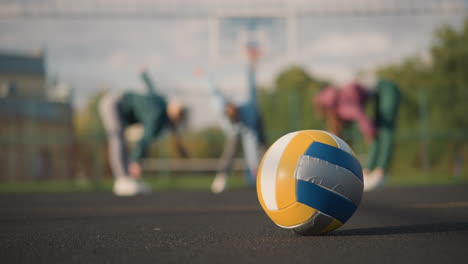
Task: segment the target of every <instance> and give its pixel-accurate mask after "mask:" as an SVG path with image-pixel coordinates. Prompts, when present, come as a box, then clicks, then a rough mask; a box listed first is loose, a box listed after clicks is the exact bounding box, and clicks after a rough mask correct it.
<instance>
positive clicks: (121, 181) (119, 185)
mask: <svg viewBox="0 0 468 264" xmlns="http://www.w3.org/2000/svg"><path fill="white" fill-rule="evenodd" d="M113 191H114V194H115V195H117V196H134V195H139V194H147V193H150V192H151V188H150V187H149V186H148V185H146V184H145V183H143V182H141V181H137V180H134V179H132V178H129V177H121V178H118V179H117V180H115V183H114V188H113Z"/></svg>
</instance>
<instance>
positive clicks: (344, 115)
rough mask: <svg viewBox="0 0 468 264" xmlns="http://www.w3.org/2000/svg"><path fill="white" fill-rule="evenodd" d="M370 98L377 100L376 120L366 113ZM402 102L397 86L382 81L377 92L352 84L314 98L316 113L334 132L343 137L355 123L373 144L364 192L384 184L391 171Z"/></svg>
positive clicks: (324, 90) (366, 139) (327, 89)
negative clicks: (390, 166)
mask: <svg viewBox="0 0 468 264" xmlns="http://www.w3.org/2000/svg"><path fill="white" fill-rule="evenodd" d="M371 97H374V99H375V108H374V116H375V119H374V120H373V121H371V120H370V118H369V117H368V116H367V115H366V113H365V105H366V103H367V102H368V100H369V99H370V98H371ZM399 101H400V92H399V89H398V87H397V85H396V84H394V83H393V82H390V81H387V80H379V81H378V83H377V85H376V88H375V92H372V91H370V90H369V89H365V88H364V87H363V86H361V85H360V84H358V83H357V82H352V83H349V84H346V85H344V86H343V87H341V88H340V89H338V88H337V87H336V86H328V87H326V88H324V89H322V90H321V91H320V93H319V94H317V95H316V96H315V97H314V98H313V103H314V106H315V112H316V114H317V115H318V116H319V117H322V118H325V120H326V123H327V127H328V129H329V130H330V132H331V133H333V134H335V135H337V136H339V137H341V136H342V130H343V129H344V127H345V126H347V125H348V124H350V123H352V122H356V123H357V124H358V126H359V128H360V131H361V132H362V134H363V135H364V139H365V141H366V143H368V144H370V145H371V146H370V152H369V161H368V164H367V166H366V167H365V168H364V170H363V172H364V191H370V190H373V189H375V188H377V187H379V186H380V185H382V184H383V182H384V179H385V175H386V174H387V172H388V167H389V164H390V160H391V155H392V151H393V142H394V134H395V123H396V118H397V113H398V106H399Z"/></svg>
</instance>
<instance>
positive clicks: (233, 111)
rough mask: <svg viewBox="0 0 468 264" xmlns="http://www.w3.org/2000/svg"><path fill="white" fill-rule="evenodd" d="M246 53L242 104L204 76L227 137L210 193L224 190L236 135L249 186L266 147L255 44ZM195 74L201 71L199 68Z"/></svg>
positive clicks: (254, 180)
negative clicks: (246, 93)
mask: <svg viewBox="0 0 468 264" xmlns="http://www.w3.org/2000/svg"><path fill="white" fill-rule="evenodd" d="M247 55H248V60H249V64H248V71H247V76H248V87H249V97H248V99H247V101H245V102H243V103H242V104H234V103H233V102H231V101H229V100H228V99H227V98H226V97H225V96H224V95H223V94H222V93H221V92H220V91H219V90H218V89H217V87H216V85H215V84H214V82H213V80H212V79H211V78H210V76H207V77H206V78H204V82H203V85H204V86H205V87H206V88H207V89H208V90H209V91H210V93H211V94H212V95H213V99H214V106H215V108H216V111H217V112H218V113H220V114H221V116H222V118H221V125H222V128H223V130H224V132H225V135H226V137H227V140H226V143H225V145H224V151H223V154H222V156H221V160H220V163H219V168H218V172H217V173H216V176H215V178H214V180H213V182H212V184H211V191H212V192H213V193H220V192H222V191H224V190H225V188H226V184H227V179H228V174H229V172H230V170H231V167H232V163H233V161H234V156H235V153H236V150H237V147H238V142H239V138H241V140H242V147H243V151H244V158H245V163H246V170H245V176H246V180H247V183H248V185H250V186H255V182H256V176H257V169H258V166H259V163H260V157H261V154H262V153H263V152H264V150H265V136H264V132H263V126H262V120H261V115H260V111H259V109H258V106H257V91H256V82H255V67H256V62H257V60H258V57H259V54H258V51H257V50H256V47H255V46H249V47H248V48H247ZM197 75H198V77H199V78H201V76H202V75H203V73H202V72H201V71H199V72H198V73H197Z"/></svg>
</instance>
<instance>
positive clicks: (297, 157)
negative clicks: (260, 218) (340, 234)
mask: <svg viewBox="0 0 468 264" xmlns="http://www.w3.org/2000/svg"><path fill="white" fill-rule="evenodd" d="M362 192H363V178H362V168H361V165H360V163H359V161H358V159H357V158H356V157H355V154H354V153H353V151H352V150H351V148H350V147H349V145H348V144H346V142H344V141H343V140H342V139H340V138H339V137H337V136H335V135H333V134H331V133H328V132H325V131H320V130H303V131H297V132H292V133H289V134H286V135H284V136H282V137H281V138H279V139H278V140H277V141H276V142H275V143H273V145H271V147H270V148H269V149H268V150H267V152H266V153H265V155H264V156H263V159H262V161H261V163H260V166H259V169H258V175H257V195H258V199H259V202H260V204H261V206H262V208H263V209H264V210H265V212H266V214H267V215H268V216H269V217H270V219H271V220H273V222H274V223H275V224H276V225H278V226H280V227H282V228H287V229H292V230H294V231H295V232H296V233H298V234H301V235H319V234H325V233H327V232H330V231H333V230H335V229H337V228H339V227H340V226H342V225H343V224H344V223H345V222H346V221H348V219H349V218H350V217H351V216H352V215H353V213H354V212H355V211H356V209H357V208H358V206H359V203H360V201H361V197H362Z"/></svg>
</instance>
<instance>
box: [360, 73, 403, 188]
mask: <svg viewBox="0 0 468 264" xmlns="http://www.w3.org/2000/svg"><path fill="white" fill-rule="evenodd" d="M400 97H401V95H400V89H399V88H398V86H397V85H396V84H395V83H394V82H391V81H388V80H384V79H381V80H379V81H378V83H377V86H376V93H375V119H374V125H375V127H376V129H377V134H376V137H375V138H374V140H373V141H372V143H371V147H370V152H369V160H368V163H367V166H366V169H365V170H364V172H365V173H366V174H367V175H368V176H367V184H365V189H366V190H372V189H374V188H375V187H377V186H378V185H380V184H381V183H382V182H383V179H384V177H385V174H386V173H387V171H388V167H389V165H390V161H391V157H392V153H393V145H394V141H395V128H396V122H397V116H398V107H399V105H400Z"/></svg>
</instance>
